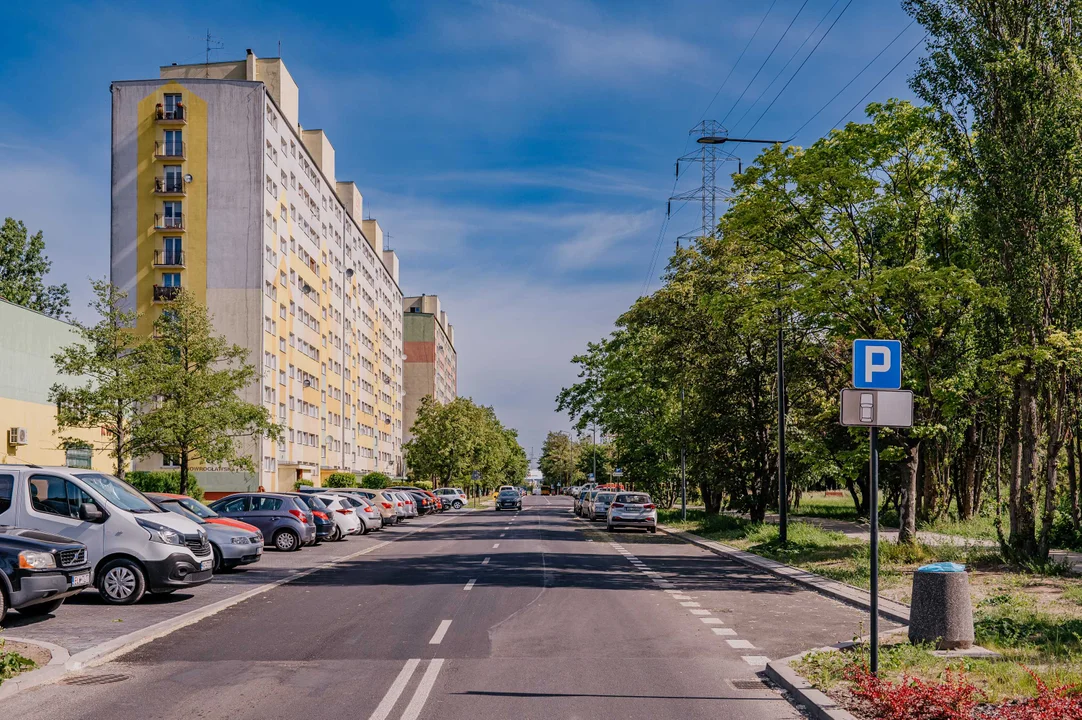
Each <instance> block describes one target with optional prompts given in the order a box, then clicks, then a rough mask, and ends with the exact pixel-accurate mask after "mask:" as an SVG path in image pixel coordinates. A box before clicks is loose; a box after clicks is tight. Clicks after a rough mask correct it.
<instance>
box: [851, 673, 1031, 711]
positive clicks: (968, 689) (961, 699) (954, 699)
mask: <svg viewBox="0 0 1082 720" xmlns="http://www.w3.org/2000/svg"><path fill="white" fill-rule="evenodd" d="M845 678H846V680H849V681H850V682H851V683H852V684H853V686H852V688H851V689H850V691H851V692H852V693H853V696H854V697H855V698H856V700H857V703H858V704H859V705H860V709H861V710H862V711H864V712H865V713H866V714H867V715H868V716H869V717H873V718H877V720H972V718H973V711H974V710H975V709H976V707H977V705H978V704H979V703H980V701H981V692H980V690H978V689H977V688H976V687H974V686H973V685H972V684H970V683H969V682H968V681H967V680H966V678H965V673H963V672H962V671H961V670H959V671H957V672H955V671H952V670H951V669H950V668H947V672H946V678H945V679H944V681H943V682H941V683H927V682H924V681H923V680H920V679H918V678H911V677H908V676H907V677H903V678H902V680H901V682H897V683H894V682H890V681H889V680H881V679H879V678H878V677H876V676H875V675H872V674H871V672H869V671H868V669H867V668H866V667H864V666H862V665H850V666H849V667H848V668H846V670H845ZM1021 717H1025V716H1021ZM1011 720H1014V718H1012V719H1011ZM1027 720H1028V718H1027ZM1042 720H1043V719H1042Z"/></svg>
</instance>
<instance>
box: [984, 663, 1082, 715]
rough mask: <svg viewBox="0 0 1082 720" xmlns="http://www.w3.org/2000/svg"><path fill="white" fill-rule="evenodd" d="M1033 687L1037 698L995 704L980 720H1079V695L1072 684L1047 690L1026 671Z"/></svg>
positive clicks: (1081, 699) (1081, 709)
mask: <svg viewBox="0 0 1082 720" xmlns="http://www.w3.org/2000/svg"><path fill="white" fill-rule="evenodd" d="M1026 670H1027V671H1028V672H1029V674H1030V675H1031V676H1032V677H1033V681H1034V682H1035V683H1036V684H1037V695H1036V696H1034V697H1031V698H1026V699H1024V700H1016V701H1011V702H1008V703H1004V704H1002V705H997V706H996V707H994V708H992V709H991V710H990V711H989V712H988V713H985V714H984V715H982V716H981V717H982V720H984V719H985V718H987V720H1082V694H1079V691H1078V688H1077V687H1076V686H1074V685H1060V686H1059V687H1054V688H1050V687H1048V685H1047V684H1046V683H1045V682H1044V681H1043V680H1041V679H1040V678H1039V677H1037V674H1036V673H1034V672H1033V671H1032V670H1029V668H1026Z"/></svg>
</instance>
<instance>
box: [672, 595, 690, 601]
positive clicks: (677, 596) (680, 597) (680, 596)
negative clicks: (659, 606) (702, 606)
mask: <svg viewBox="0 0 1082 720" xmlns="http://www.w3.org/2000/svg"><path fill="white" fill-rule="evenodd" d="M672 599H673V600H690V599H691V596H690V595H679V594H677V595H673V596H672Z"/></svg>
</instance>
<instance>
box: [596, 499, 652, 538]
mask: <svg viewBox="0 0 1082 720" xmlns="http://www.w3.org/2000/svg"><path fill="white" fill-rule="evenodd" d="M605 527H606V528H607V529H608V530H612V529H613V528H618V527H641V528H645V529H646V530H648V531H649V532H657V505H655V504H654V501H653V500H651V499H650V496H649V495H647V494H646V493H635V492H622V493H616V497H615V498H614V499H613V501H612V503H611V504H610V505H609V512H608V514H607V516H606V517H605Z"/></svg>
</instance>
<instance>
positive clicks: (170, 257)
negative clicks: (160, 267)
mask: <svg viewBox="0 0 1082 720" xmlns="http://www.w3.org/2000/svg"><path fill="white" fill-rule="evenodd" d="M162 243H163V245H164V246H165V254H164V257H163V258H162V260H164V263H163V264H165V265H183V264H184V254H183V250H184V244H183V242H182V241H181V239H180V238H178V237H167V238H165V239H164V240H163V241H162Z"/></svg>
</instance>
